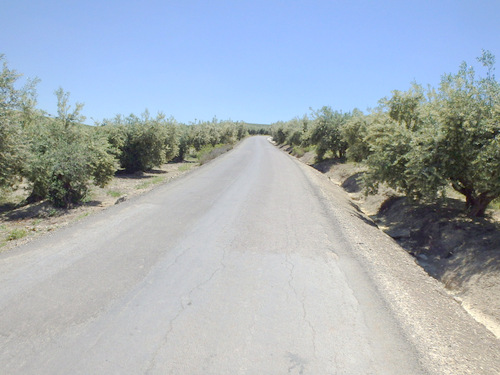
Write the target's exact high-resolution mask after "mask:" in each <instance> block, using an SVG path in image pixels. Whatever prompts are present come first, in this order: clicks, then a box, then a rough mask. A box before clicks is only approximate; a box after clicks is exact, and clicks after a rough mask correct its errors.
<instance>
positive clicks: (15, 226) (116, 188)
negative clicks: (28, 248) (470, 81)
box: [0, 162, 199, 251]
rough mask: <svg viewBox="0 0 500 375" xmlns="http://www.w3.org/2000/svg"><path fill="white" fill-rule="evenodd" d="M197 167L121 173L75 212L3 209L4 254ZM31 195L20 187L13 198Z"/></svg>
mask: <svg viewBox="0 0 500 375" xmlns="http://www.w3.org/2000/svg"><path fill="white" fill-rule="evenodd" d="M197 167H199V164H198V163H195V162H182V163H167V164H164V165H162V166H161V167H159V168H156V169H154V170H151V171H148V172H138V173H133V174H125V173H120V172H118V173H117V174H116V175H115V177H114V178H113V180H112V181H111V182H110V183H109V184H108V185H107V186H106V187H104V188H99V187H96V186H92V188H91V191H90V194H89V196H88V198H87V200H86V201H85V202H84V203H83V204H82V205H79V206H77V207H75V208H72V209H60V208H54V207H53V206H52V205H51V204H50V202H48V201H42V202H37V203H33V204H29V205H26V206H22V207H19V208H14V209H11V207H9V205H8V204H5V205H4V206H0V251H6V250H9V249H11V248H13V247H16V246H18V245H21V244H23V243H26V242H29V241H31V240H33V239H34V238H37V237H39V236H41V235H44V234H46V233H49V232H52V231H54V230H56V229H58V228H61V227H64V226H67V225H69V224H71V223H74V222H76V221H78V220H81V219H83V218H84V217H86V216H89V215H91V214H93V213H95V212H98V211H102V210H104V209H106V208H107V207H110V206H113V205H115V204H119V203H121V202H123V201H125V200H127V199H130V198H131V197H134V196H137V195H140V194H144V193H145V192H147V191H150V190H151V189H153V188H154V187H155V186H158V185H159V184H164V183H168V182H169V181H171V180H173V179H175V178H178V177H179V176H181V175H184V174H186V173H188V172H189V171H191V170H193V169H195V168H197ZM27 195H28V192H27V190H26V189H25V188H23V187H20V188H19V189H18V190H16V191H15V192H12V196H11V198H12V200H14V201H21V200H22V199H23V198H26V197H27Z"/></svg>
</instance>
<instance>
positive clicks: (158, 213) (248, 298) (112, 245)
mask: <svg viewBox="0 0 500 375" xmlns="http://www.w3.org/2000/svg"><path fill="white" fill-rule="evenodd" d="M304 168H305V167H303V166H300V165H299V164H298V163H297V162H296V161H294V160H292V158H290V157H289V156H288V155H286V154H285V153H283V152H281V151H279V150H277V149H276V148H275V147H274V146H273V145H271V144H270V143H269V142H268V141H267V140H266V139H265V138H264V137H254V138H250V139H248V140H246V141H245V142H243V143H242V144H240V145H239V146H238V147H237V148H236V149H235V150H233V151H232V152H230V153H228V154H225V155H223V156H222V157H220V158H218V159H217V160H215V161H214V162H212V163H210V164H208V165H206V166H204V167H202V168H200V169H197V170H195V171H193V172H192V173H190V174H188V175H187V176H185V177H183V178H181V179H179V180H176V181H174V182H171V183H169V184H166V185H163V186H160V187H158V188H157V189H155V190H153V191H152V192H151V193H148V194H147V195H144V196H142V197H139V198H137V199H131V200H130V201H126V202H125V203H122V204H120V205H117V206H114V207H113V208H111V209H108V210H106V211H104V212H102V213H100V214H97V215H95V216H93V217H89V218H87V219H85V220H84V221H82V222H80V223H77V224H75V225H73V226H71V227H69V228H66V229H63V230H60V231H58V232H57V233H55V234H54V235H52V236H47V237H45V238H43V239H41V240H38V241H35V242H33V243H31V244H29V245H28V246H24V247H21V248H18V249H14V250H11V251H8V252H5V253H3V254H0V373H2V374H149V373H150V374H405V375H407V374H422V373H427V372H426V371H427V370H425V371H424V370H423V369H422V368H421V367H420V366H421V361H420V360H419V355H418V353H417V351H416V350H415V348H414V346H413V345H412V344H411V343H410V341H408V339H407V337H408V334H407V333H404V332H403V330H402V328H401V326H400V325H399V324H398V323H397V321H396V319H395V318H394V314H393V313H392V312H391V311H390V309H389V308H388V307H387V304H386V303H385V302H384V301H383V299H382V298H381V297H380V292H379V291H378V289H377V288H376V287H375V286H373V285H372V282H371V280H370V278H369V277H368V276H367V273H366V272H365V271H364V268H363V267H364V265H363V264H362V262H361V261H360V260H359V259H357V258H355V257H353V256H351V250H350V249H351V245H350V243H349V241H348V240H347V239H346V238H345V237H344V235H343V234H342V232H341V230H340V229H339V223H337V222H336V221H335V220H336V219H335V218H334V217H333V216H332V215H330V214H329V212H328V208H327V207H326V206H325V204H324V202H323V201H322V199H321V197H320V195H319V192H318V190H317V188H316V187H315V185H314V183H313V182H311V181H310V179H309V178H308V177H307V176H306V174H305V172H304ZM415 267H416V266H415Z"/></svg>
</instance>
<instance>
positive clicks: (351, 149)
mask: <svg viewBox="0 0 500 375" xmlns="http://www.w3.org/2000/svg"><path fill="white" fill-rule="evenodd" d="M371 121H373V116H371V117H370V116H364V115H363V113H362V112H360V111H353V116H352V117H351V118H350V119H349V120H347V121H346V122H345V124H344V126H343V127H342V128H341V129H340V135H341V137H342V139H343V140H344V141H345V142H346V143H347V151H346V156H347V159H348V160H350V161H354V162H361V161H363V160H365V159H366V158H367V157H368V156H369V155H370V145H369V144H368V142H367V140H366V137H367V135H368V129H369V127H370V126H371Z"/></svg>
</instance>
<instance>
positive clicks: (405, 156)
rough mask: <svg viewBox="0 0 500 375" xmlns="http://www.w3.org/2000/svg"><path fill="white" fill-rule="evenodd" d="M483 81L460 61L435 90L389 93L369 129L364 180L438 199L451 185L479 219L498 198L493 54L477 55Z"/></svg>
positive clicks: (499, 88)
mask: <svg viewBox="0 0 500 375" xmlns="http://www.w3.org/2000/svg"><path fill="white" fill-rule="evenodd" d="M478 60H479V61H480V62H482V63H483V64H484V66H485V67H486V68H487V70H488V73H487V76H486V78H483V79H478V78H476V75H475V71H474V69H473V68H472V67H468V66H467V65H466V64H465V63H464V64H462V65H461V67H460V69H459V71H458V73H456V74H448V75H445V76H444V77H443V78H442V80H441V84H440V87H439V89H438V90H437V92H435V91H434V90H429V91H428V93H427V96H426V95H424V93H423V90H422V89H421V88H420V86H417V85H413V87H412V88H411V89H410V90H409V91H408V92H406V93H402V92H399V91H395V92H393V97H392V98H391V99H389V100H383V101H382V105H383V107H382V109H385V112H384V111H382V112H381V113H379V114H378V115H377V116H378V117H377V120H376V121H375V122H374V123H373V124H372V125H371V126H369V127H368V129H367V135H366V136H365V138H364V139H365V140H366V141H367V143H368V145H369V148H370V154H369V156H368V158H367V164H368V166H369V171H368V173H367V174H366V181H365V182H366V183H367V186H368V190H369V191H376V189H377V185H378V183H380V182H385V183H387V184H388V185H389V186H391V187H393V188H395V189H397V190H400V191H402V192H403V193H405V194H406V195H407V196H408V197H410V198H414V199H435V198H436V197H437V195H438V194H439V193H440V192H443V191H444V189H445V187H446V186H448V185H451V186H452V187H453V188H454V189H455V190H456V191H458V192H459V193H461V194H463V195H464V196H465V199H466V208H467V210H468V212H469V214H470V215H471V216H483V215H484V213H485V210H486V208H487V206H488V204H489V203H490V202H491V201H493V200H494V199H495V198H497V197H499V196H500V121H499V120H500V85H499V84H498V82H497V81H496V80H495V78H494V75H493V74H492V71H493V65H492V64H493V63H494V57H492V55H491V54H490V53H489V52H484V53H483V56H482V57H480V58H479V59H478Z"/></svg>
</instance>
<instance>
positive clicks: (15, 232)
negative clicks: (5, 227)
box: [7, 228, 28, 241]
mask: <svg viewBox="0 0 500 375" xmlns="http://www.w3.org/2000/svg"><path fill="white" fill-rule="evenodd" d="M27 235H28V232H26V230H25V229H20V228H16V229H12V230H11V231H10V233H9V234H8V235H7V241H13V240H19V239H21V238H24V237H26V236H27Z"/></svg>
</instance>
